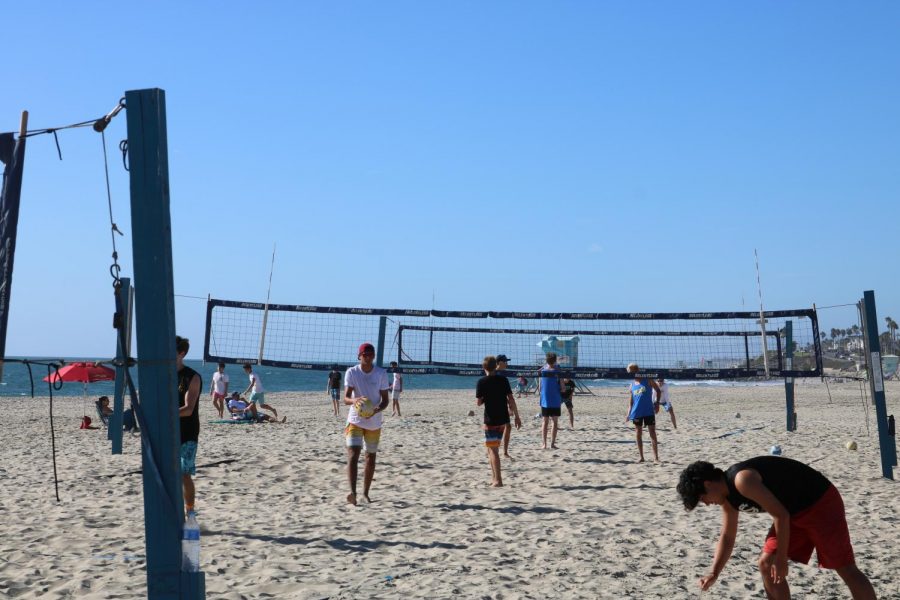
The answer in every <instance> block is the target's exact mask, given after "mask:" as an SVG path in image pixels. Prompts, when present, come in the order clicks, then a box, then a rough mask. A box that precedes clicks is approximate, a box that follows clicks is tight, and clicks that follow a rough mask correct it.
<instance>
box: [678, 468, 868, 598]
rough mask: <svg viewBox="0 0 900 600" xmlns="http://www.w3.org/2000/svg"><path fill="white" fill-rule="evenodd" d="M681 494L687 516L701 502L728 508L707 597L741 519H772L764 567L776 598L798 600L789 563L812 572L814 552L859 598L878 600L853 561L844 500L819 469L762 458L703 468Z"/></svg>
mask: <svg viewBox="0 0 900 600" xmlns="http://www.w3.org/2000/svg"><path fill="white" fill-rule="evenodd" d="M677 489H678V494H679V495H680V496H681V500H682V501H683V502H684V507H685V508H686V509H687V510H693V509H694V508H695V507H696V506H697V504H698V503H700V502H703V504H707V505H709V504H718V505H719V506H721V507H722V529H721V533H720V534H719V542H718V543H717V544H716V553H715V557H714V559H713V565H712V569H711V570H710V572H709V574H708V575H706V576H704V577H702V578H701V579H700V589H701V590H708V589H709V588H710V587H711V586H712V584H713V583H715V581H716V579H718V577H719V574H720V573H721V572H722V569H724V568H725V563H727V562H728V559H729V558H730V557H731V551H732V550H733V549H734V540H735V536H736V534H737V525H738V515H739V514H740V513H741V512H749V513H760V512H766V513H769V516H771V517H772V520H773V521H774V523H773V525H772V527H771V528H769V533H768V535H767V536H766V542H765V545H764V546H763V549H762V553H761V554H760V555H759V561H758V563H757V564H758V566H759V572H760V574H761V575H762V580H763V585H764V586H765V588H766V595H767V596H768V597H769V598H779V599H780V598H790V597H791V590H790V588H789V587H788V583H787V573H788V559H790V560H793V561H795V562H800V563H803V564H806V563H808V562H809V559H810V557H811V556H812V552H813V549H815V550H816V554H817V555H818V557H819V565H820V566H821V567H822V568H824V569H835V570H836V571H837V574H838V575H840V576H841V579H843V580H844V583H846V584H847V587H848V588H849V589H850V593H851V594H852V595H853V598H855V599H857V600H859V599H863V598H864V599H869V598H875V590H874V589H873V588H872V584H871V583H870V582H869V579H868V578H867V577H866V576H865V575H864V574H863V573H862V571H860V570H859V569H858V568H857V567H856V562H855V561H854V558H853V546H852V545H851V544H850V531H849V529H848V528H847V519H846V516H845V515H844V502H843V500H842V499H841V495H840V494H839V493H838V491H837V488H835V487H834V486H833V485H832V484H831V482H830V481H828V479H827V478H826V477H825V476H824V475H822V474H821V473H819V472H818V471H816V470H815V469H813V468H812V467H809V466H807V465H805V464H803V463H801V462H798V461H796V460H791V459H789V458H782V457H779V456H758V457H756V458H751V459H749V460H745V461H743V462H739V463H737V464H735V465H732V466H731V467H729V468H728V469H727V470H725V471H723V470H722V469H717V468H716V467H715V466H713V465H711V464H710V463H708V462H703V461H698V462H695V463H693V464H692V465H690V466H689V467H688V468H686V469H685V470H684V471H682V472H681V477H680V478H679V481H678V488H677Z"/></svg>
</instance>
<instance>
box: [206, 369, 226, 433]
mask: <svg viewBox="0 0 900 600" xmlns="http://www.w3.org/2000/svg"><path fill="white" fill-rule="evenodd" d="M209 393H210V395H211V396H212V403H213V406H214V407H215V409H216V412H218V413H219V418H220V419H221V418H222V415H223V414H224V413H225V396H227V395H228V375H227V374H226V373H225V363H221V362H220V363H219V368H218V369H217V370H216V372H215V373H213V376H212V383H211V384H210V386H209Z"/></svg>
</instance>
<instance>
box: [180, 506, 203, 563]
mask: <svg viewBox="0 0 900 600" xmlns="http://www.w3.org/2000/svg"><path fill="white" fill-rule="evenodd" d="M181 570H182V571H188V572H192V573H196V572H197V571H199V570H200V525H199V524H198V523H197V515H196V513H194V511H189V512H188V514H187V516H186V517H185V519H184V529H182V533H181Z"/></svg>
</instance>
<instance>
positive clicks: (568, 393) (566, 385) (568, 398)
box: [560, 377, 575, 429]
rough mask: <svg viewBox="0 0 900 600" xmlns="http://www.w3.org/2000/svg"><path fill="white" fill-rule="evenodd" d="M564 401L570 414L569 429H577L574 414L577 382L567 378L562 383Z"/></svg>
mask: <svg viewBox="0 0 900 600" xmlns="http://www.w3.org/2000/svg"><path fill="white" fill-rule="evenodd" d="M560 393H561V394H562V401H563V404H565V405H566V411H567V412H568V413H569V428H570V429H575V413H574V412H572V397H573V396H575V381H574V380H572V379H569V378H568V377H566V378H565V379H563V381H562V392H560Z"/></svg>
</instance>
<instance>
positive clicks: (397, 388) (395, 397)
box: [389, 362, 403, 417]
mask: <svg viewBox="0 0 900 600" xmlns="http://www.w3.org/2000/svg"><path fill="white" fill-rule="evenodd" d="M391 368H392V369H396V368H397V363H396V362H391ZM389 389H390V390H391V416H392V417H393V416H395V415H396V416H398V417H399V416H400V392H402V391H403V375H402V374H400V373H398V372H396V371H395V372H394V382H393V383H392V384H391V387H390V388H389Z"/></svg>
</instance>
